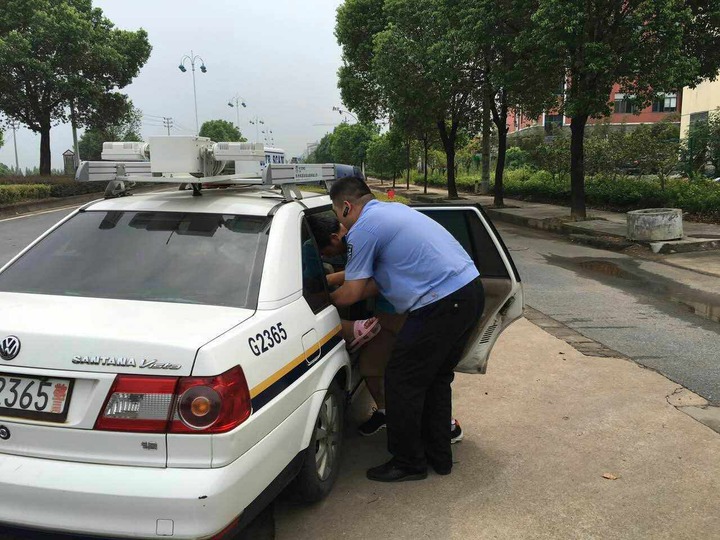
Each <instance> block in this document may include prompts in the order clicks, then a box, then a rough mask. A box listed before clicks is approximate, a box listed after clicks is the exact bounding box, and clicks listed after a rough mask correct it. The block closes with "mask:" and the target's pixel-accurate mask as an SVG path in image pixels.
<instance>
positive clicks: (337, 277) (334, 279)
mask: <svg viewBox="0 0 720 540" xmlns="http://www.w3.org/2000/svg"><path fill="white" fill-rule="evenodd" d="M325 278H326V279H327V282H328V285H330V286H331V287H339V286H340V285H342V284H343V283H344V282H345V271H344V270H343V271H341V272H335V273H332V274H328V275H327V276H325Z"/></svg>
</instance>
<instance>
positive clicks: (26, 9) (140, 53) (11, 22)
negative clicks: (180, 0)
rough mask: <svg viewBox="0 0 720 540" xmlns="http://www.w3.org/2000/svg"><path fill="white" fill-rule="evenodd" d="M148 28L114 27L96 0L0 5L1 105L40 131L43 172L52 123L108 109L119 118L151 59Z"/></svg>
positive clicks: (21, 0) (12, 0)
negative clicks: (130, 86) (122, 91)
mask: <svg viewBox="0 0 720 540" xmlns="http://www.w3.org/2000/svg"><path fill="white" fill-rule="evenodd" d="M150 50H151V46H150V43H149V42H148V38H147V33H146V32H145V31H144V30H138V31H136V32H131V31H125V30H119V29H116V28H115V27H114V25H113V23H112V22H111V21H110V20H108V19H107V18H106V17H104V16H103V13H102V10H100V9H98V8H93V7H92V2H91V0H35V1H33V2H28V1H27V0H5V2H4V3H3V9H2V10H0V111H2V112H4V113H5V115H6V116H7V117H8V118H10V119H14V120H18V121H20V122H22V123H23V124H25V125H26V126H27V127H28V128H29V129H31V130H32V131H34V132H36V133H40V172H41V173H42V174H50V172H51V170H50V159H51V156H50V128H51V126H52V125H53V124H57V123H60V122H64V121H66V120H67V119H68V117H69V116H71V112H70V111H72V116H73V118H74V121H75V124H76V125H78V124H80V125H84V124H83V122H85V121H86V120H87V121H88V123H89V119H90V118H92V117H93V116H96V115H95V112H97V111H102V114H101V116H103V117H105V118H106V119H107V121H109V122H111V123H112V122H114V121H116V120H117V118H118V116H115V117H114V118H111V117H112V116H113V115H120V116H121V113H122V111H123V110H124V109H125V106H124V102H125V99H126V98H125V96H123V95H122V94H118V93H116V92H114V91H115V90H117V89H121V88H124V87H125V86H127V85H128V84H130V82H131V81H132V79H133V78H134V77H136V76H137V74H138V72H139V70H140V68H141V67H142V66H143V65H144V64H145V62H146V61H147V59H148V57H149V55H150Z"/></svg>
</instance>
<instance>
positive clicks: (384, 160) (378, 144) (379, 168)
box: [367, 130, 405, 180]
mask: <svg viewBox="0 0 720 540" xmlns="http://www.w3.org/2000/svg"><path fill="white" fill-rule="evenodd" d="M367 167H368V170H369V171H370V172H372V173H374V174H377V175H379V176H380V177H381V178H392V179H393V180H395V178H396V177H397V176H398V173H399V172H400V171H402V170H403V169H404V168H405V148H404V141H403V134H402V132H400V131H399V130H390V131H388V132H387V133H384V134H382V135H380V136H379V137H377V138H375V139H374V140H373V141H371V142H370V144H369V146H368V150H367Z"/></svg>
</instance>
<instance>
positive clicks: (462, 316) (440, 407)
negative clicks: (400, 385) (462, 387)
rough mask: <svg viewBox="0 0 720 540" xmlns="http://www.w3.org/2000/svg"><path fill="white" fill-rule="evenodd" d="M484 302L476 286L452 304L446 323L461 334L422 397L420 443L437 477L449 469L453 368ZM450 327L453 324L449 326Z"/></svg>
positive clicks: (447, 472) (480, 291) (480, 288)
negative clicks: (453, 323)
mask: <svg viewBox="0 0 720 540" xmlns="http://www.w3.org/2000/svg"><path fill="white" fill-rule="evenodd" d="M483 306H484V299H483V293H482V285H481V284H480V282H479V281H478V284H477V285H476V286H474V287H472V288H471V289H470V290H469V291H467V292H466V294H465V295H464V298H461V299H458V300H457V301H454V302H453V306H452V309H451V312H450V313H448V315H447V320H448V322H450V321H452V320H454V321H455V325H454V326H456V327H457V328H459V329H462V328H464V329H465V330H464V332H463V333H462V334H461V335H460V336H459V337H458V338H457V339H456V340H455V341H454V342H453V344H452V347H451V348H450V350H449V351H448V353H447V356H446V358H445V360H444V362H443V364H442V365H441V366H440V368H439V369H438V372H437V374H436V376H435V379H434V380H433V382H432V383H431V384H430V386H429V387H428V390H427V394H426V396H425V409H424V411H423V413H424V414H423V443H424V445H425V455H426V457H427V460H428V462H429V463H430V464H431V465H432V467H433V468H434V469H435V471H436V472H438V473H439V474H449V473H450V470H451V469H452V450H451V449H450V444H451V421H452V389H451V383H452V381H453V379H454V378H455V373H454V371H453V370H454V369H455V366H456V365H457V363H458V362H459V361H460V358H461V356H462V353H463V351H464V350H465V347H466V345H467V343H468V340H469V339H470V337H471V336H472V334H473V331H474V330H475V326H476V324H477V323H476V321H477V320H478V319H479V318H480V316H481V315H482V310H483ZM451 324H452V323H451Z"/></svg>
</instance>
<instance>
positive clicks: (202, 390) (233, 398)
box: [169, 366, 252, 433]
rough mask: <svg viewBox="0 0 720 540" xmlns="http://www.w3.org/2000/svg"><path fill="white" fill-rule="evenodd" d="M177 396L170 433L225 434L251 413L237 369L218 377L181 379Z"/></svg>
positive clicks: (244, 382)
mask: <svg viewBox="0 0 720 540" xmlns="http://www.w3.org/2000/svg"><path fill="white" fill-rule="evenodd" d="M176 394H177V407H176V408H175V415H174V417H173V419H172V422H171V424H170V430H169V431H170V432H171V433H192V432H197V431H202V432H203V433H224V432H226V431H230V430H231V429H233V428H235V427H236V426H239V425H240V424H242V423H243V422H244V421H245V420H247V418H248V417H249V416H250V412H251V411H252V403H251V401H250V391H249V390H248V385H247V381H246V380H245V374H244V373H243V371H242V369H241V368H240V366H236V367H234V368H233V369H231V370H230V371H226V372H225V373H223V374H222V375H218V376H217V377H183V378H182V379H180V381H179V382H178V386H177V390H176Z"/></svg>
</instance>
